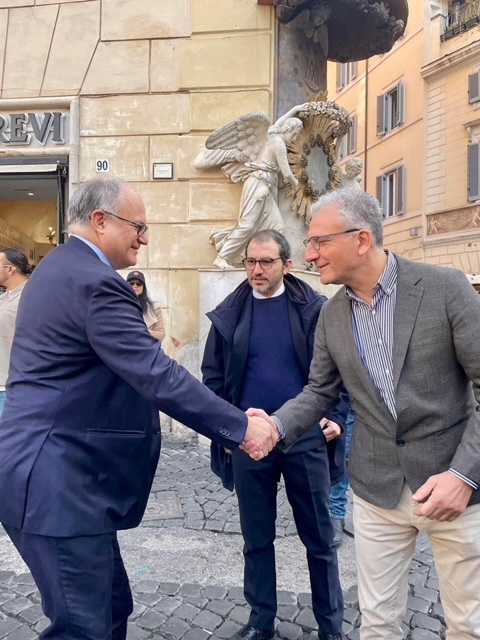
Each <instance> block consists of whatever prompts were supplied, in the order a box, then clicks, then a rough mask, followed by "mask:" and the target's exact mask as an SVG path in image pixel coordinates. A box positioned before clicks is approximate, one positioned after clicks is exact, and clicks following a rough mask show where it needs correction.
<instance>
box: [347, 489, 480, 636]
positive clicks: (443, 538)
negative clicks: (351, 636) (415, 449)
mask: <svg viewBox="0 0 480 640" xmlns="http://www.w3.org/2000/svg"><path fill="white" fill-rule="evenodd" d="M411 496H412V493H411V491H410V489H409V488H408V487H407V486H405V488H404V490H403V493H402V497H401V499H400V502H399V503H398V505H397V506H396V507H395V508H394V509H381V508H380V507H376V506H374V505H372V504H370V503H369V502H366V501H365V500H362V499H361V498H359V497H358V496H354V508H353V520H354V526H355V552H356V558H357V567H358V595H359V601H360V609H361V612H362V626H361V630H360V638H361V640H379V639H380V638H381V639H382V640H402V638H403V632H402V628H401V622H402V619H403V616H404V614H405V610H406V605H407V596H408V573H409V569H410V563H411V560H412V557H413V554H414V552H415V539H416V537H417V534H418V532H419V531H423V532H424V533H426V534H427V535H428V537H429V539H430V544H431V546H432V550H433V554H434V558H435V565H436V568H437V572H438V578H439V583H440V595H441V599H442V605H443V609H444V611H445V619H446V622H447V625H448V632H447V638H448V640H467V639H468V640H470V639H471V638H480V505H475V506H473V507H469V508H468V509H467V510H466V512H465V513H463V514H462V515H461V516H460V517H458V518H457V519H456V520H454V522H438V521H436V520H428V519H427V518H419V517H417V516H415V515H414V514H413V510H414V508H415V504H414V503H413V502H412V500H411Z"/></svg>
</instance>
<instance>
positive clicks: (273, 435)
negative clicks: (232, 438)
mask: <svg viewBox="0 0 480 640" xmlns="http://www.w3.org/2000/svg"><path fill="white" fill-rule="evenodd" d="M247 415H248V427H247V432H246V434H245V442H244V443H243V444H242V445H241V446H240V448H241V449H243V450H244V451H245V452H246V453H248V455H249V456H250V457H251V458H253V459H254V460H261V459H262V458H264V457H265V456H267V455H268V454H269V453H270V451H271V450H272V449H273V447H274V446H275V445H276V444H277V442H278V440H279V437H280V436H279V433H278V429H277V427H276V425H275V423H274V422H273V420H272V419H271V418H270V416H269V415H268V414H266V413H265V411H262V409H249V410H248V411H247Z"/></svg>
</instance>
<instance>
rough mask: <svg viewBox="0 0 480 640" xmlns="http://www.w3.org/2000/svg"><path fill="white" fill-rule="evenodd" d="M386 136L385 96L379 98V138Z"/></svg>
mask: <svg viewBox="0 0 480 640" xmlns="http://www.w3.org/2000/svg"><path fill="white" fill-rule="evenodd" d="M384 134H385V94H384V93H382V95H381V96H377V136H383V135H384Z"/></svg>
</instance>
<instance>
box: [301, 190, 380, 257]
mask: <svg viewBox="0 0 480 640" xmlns="http://www.w3.org/2000/svg"><path fill="white" fill-rule="evenodd" d="M327 207H335V208H336V209H337V210H338V213H339V214H340V217H341V218H342V219H343V220H344V221H345V224H346V227H347V228H351V229H360V228H361V229H369V230H370V231H371V232H372V236H373V240H374V243H375V245H376V246H377V247H382V246H383V214H382V209H381V207H380V203H379V202H378V200H377V199H376V198H374V197H373V196H372V195H370V194H369V193H367V192H366V191H363V190H362V189H338V190H337V191H330V192H329V193H326V194H325V195H323V196H321V198H319V199H318V200H317V202H315V204H313V205H312V210H311V213H312V217H313V216H314V215H315V214H316V213H318V212H319V211H322V210H323V209H326V208H327Z"/></svg>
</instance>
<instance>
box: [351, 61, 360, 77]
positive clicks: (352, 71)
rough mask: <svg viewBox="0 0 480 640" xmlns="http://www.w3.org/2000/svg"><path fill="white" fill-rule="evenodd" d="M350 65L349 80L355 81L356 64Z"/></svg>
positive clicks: (356, 74)
mask: <svg viewBox="0 0 480 640" xmlns="http://www.w3.org/2000/svg"><path fill="white" fill-rule="evenodd" d="M350 65H351V67H350V80H355V78H356V77H357V76H358V62H351V63H350Z"/></svg>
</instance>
